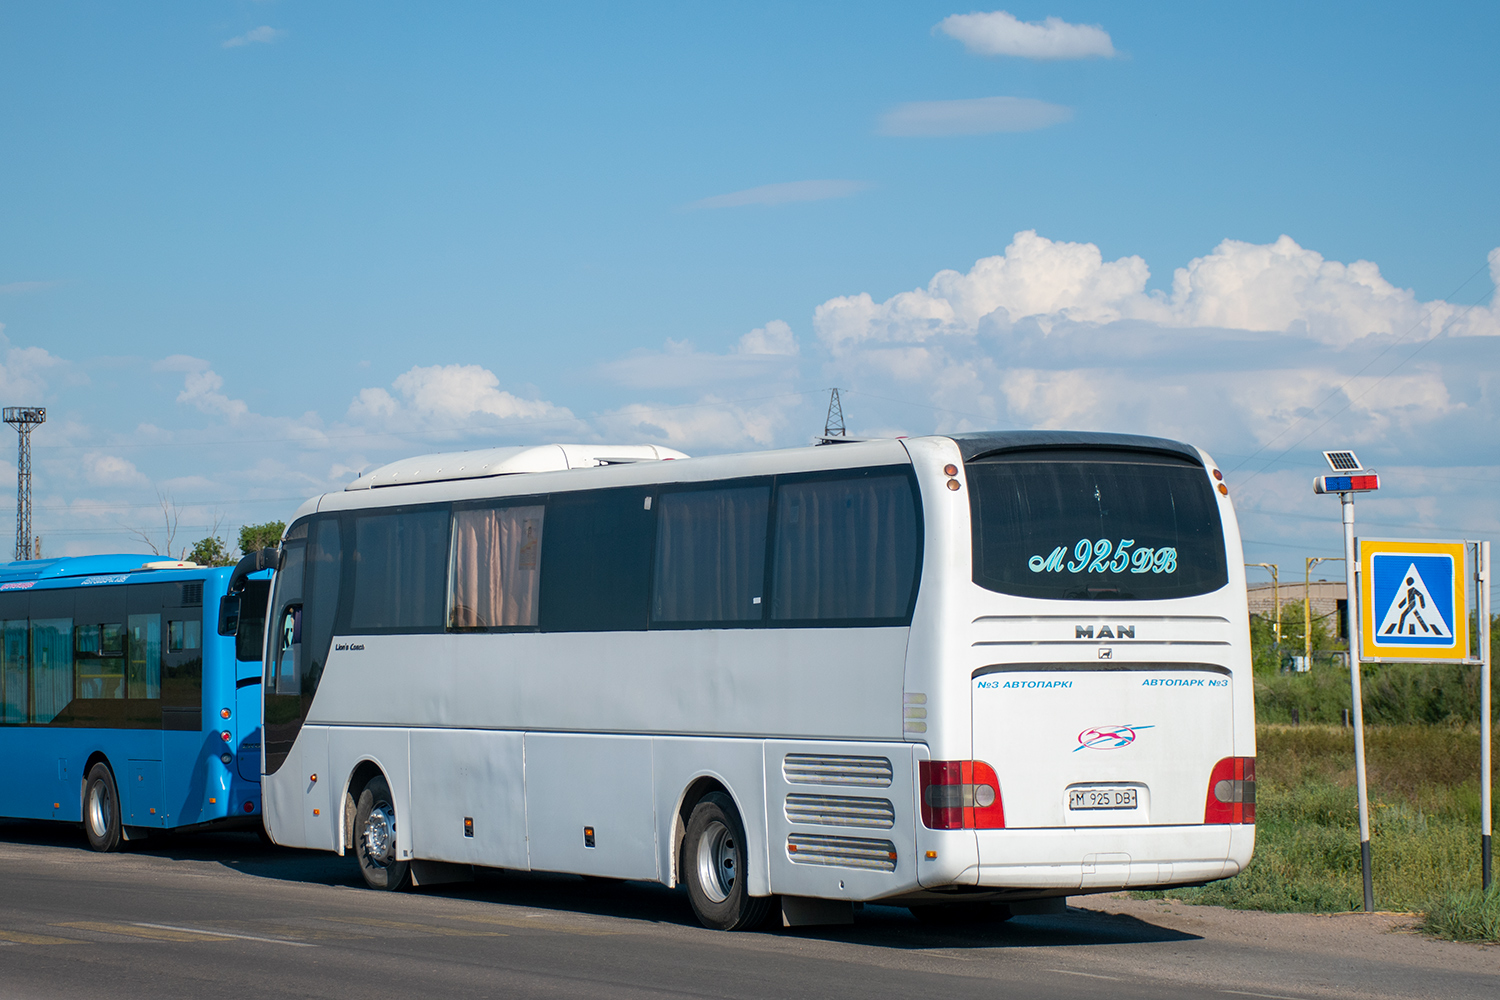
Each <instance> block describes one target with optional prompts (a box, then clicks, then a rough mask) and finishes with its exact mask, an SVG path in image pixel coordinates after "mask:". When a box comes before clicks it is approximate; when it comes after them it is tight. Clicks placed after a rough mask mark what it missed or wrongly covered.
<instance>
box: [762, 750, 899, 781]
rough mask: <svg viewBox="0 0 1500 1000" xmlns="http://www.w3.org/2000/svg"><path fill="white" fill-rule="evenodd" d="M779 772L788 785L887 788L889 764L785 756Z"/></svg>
mask: <svg viewBox="0 0 1500 1000" xmlns="http://www.w3.org/2000/svg"><path fill="white" fill-rule="evenodd" d="M781 773H782V775H783V776H784V777H785V778H786V780H787V782H788V783H790V784H798V785H864V786H866V787H868V788H889V787H890V784H891V761H890V758H888V757H834V756H825V755H823V754H812V753H789V754H787V755H786V759H784V760H783V761H782V762H781Z"/></svg>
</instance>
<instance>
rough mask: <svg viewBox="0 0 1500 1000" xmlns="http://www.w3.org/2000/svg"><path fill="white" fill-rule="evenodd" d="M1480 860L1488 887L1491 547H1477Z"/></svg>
mask: <svg viewBox="0 0 1500 1000" xmlns="http://www.w3.org/2000/svg"><path fill="white" fill-rule="evenodd" d="M1479 656H1480V661H1481V664H1482V665H1481V666H1480V668H1479V690H1480V695H1479V770H1480V774H1481V777H1480V779H1479V857H1480V867H1481V872H1482V874H1481V876H1480V878H1481V879H1482V884H1483V886H1484V888H1485V890H1486V891H1488V890H1489V887H1490V833H1491V830H1490V827H1491V825H1492V824H1493V822H1494V818H1493V813H1494V806H1493V805H1492V804H1491V800H1490V773H1491V772H1490V767H1491V761H1490V741H1491V740H1492V739H1493V737H1492V736H1491V735H1490V713H1491V711H1493V709H1492V708H1491V706H1490V683H1491V681H1490V671H1491V670H1492V669H1493V665H1492V664H1491V663H1490V543H1489V542H1480V543H1479Z"/></svg>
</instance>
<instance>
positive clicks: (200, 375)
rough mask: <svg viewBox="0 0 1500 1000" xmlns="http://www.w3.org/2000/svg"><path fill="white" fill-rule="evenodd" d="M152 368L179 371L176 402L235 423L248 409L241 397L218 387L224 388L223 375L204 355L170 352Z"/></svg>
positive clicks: (160, 370) (163, 370)
mask: <svg viewBox="0 0 1500 1000" xmlns="http://www.w3.org/2000/svg"><path fill="white" fill-rule="evenodd" d="M151 370H152V371H159V372H182V391H181V392H179V393H178V394H177V402H179V403H186V404H188V405H189V406H191V407H193V408H195V409H196V410H198V412H200V413H206V414H208V415H209V416H218V417H224V418H226V419H227V420H229V422H230V423H238V422H239V421H240V419H241V418H242V417H244V416H245V415H246V414H247V413H249V412H250V407H249V406H247V405H246V403H245V401H244V400H243V399H230V398H229V397H228V396H226V395H225V394H224V393H222V392H220V391H219V390H220V389H222V388H224V379H223V377H222V376H221V375H219V373H218V372H216V371H214V370H213V369H212V368H211V367H210V366H209V363H208V362H207V361H205V360H204V359H203V358H195V357H193V356H192V355H189V354H173V355H171V356H169V357H165V358H162V359H161V360H160V361H158V362H156V363H155V364H153V365H152V366H151Z"/></svg>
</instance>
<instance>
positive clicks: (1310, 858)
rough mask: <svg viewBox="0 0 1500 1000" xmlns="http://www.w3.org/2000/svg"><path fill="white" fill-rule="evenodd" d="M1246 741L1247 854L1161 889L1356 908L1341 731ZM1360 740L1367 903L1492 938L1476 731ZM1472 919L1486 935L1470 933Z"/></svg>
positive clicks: (1355, 835)
mask: <svg viewBox="0 0 1500 1000" xmlns="http://www.w3.org/2000/svg"><path fill="white" fill-rule="evenodd" d="M1257 744H1258V746H1257V753H1256V798H1257V800H1258V801H1257V807H1256V844H1255V857H1254V859H1253V860H1252V861H1251V862H1250V865H1249V867H1247V868H1246V869H1245V871H1243V872H1241V873H1240V874H1239V875H1237V876H1235V877H1234V878H1231V879H1226V880H1224V881H1221V882H1215V883H1213V884H1211V885H1207V886H1204V887H1202V888H1197V889H1174V890H1170V891H1169V892H1167V893H1166V894H1165V895H1167V896H1170V897H1172V898H1176V899H1182V900H1184V901H1187V902H1193V903H1208V904H1214V905H1218V906H1229V907H1236V908H1240V909H1256V910H1273V911H1281V912H1291V911H1297V912H1312V913H1329V912H1341V911H1348V910H1358V909H1360V908H1362V907H1363V905H1364V893H1363V888H1362V885H1361V879H1360V867H1359V814H1358V801H1357V797H1356V793H1355V788H1354V737H1353V733H1352V731H1350V730H1348V729H1343V728H1340V727H1337V726H1280V725H1262V726H1260V727H1258V729H1257ZM1365 748H1366V767H1367V772H1368V775H1369V785H1370V816H1371V837H1370V844H1371V852H1372V855H1373V859H1372V860H1373V864H1372V867H1373V879H1374V885H1375V905H1376V907H1377V908H1378V909H1382V910H1408V911H1414V912H1427V913H1429V914H1430V915H1431V916H1430V917H1429V921H1432V920H1435V919H1438V916H1437V915H1439V914H1443V915H1444V916H1442V917H1441V920H1442V923H1441V926H1442V927H1443V928H1445V929H1446V928H1449V927H1452V928H1460V927H1461V928H1465V930H1463V931H1462V932H1460V931H1459V930H1454V931H1453V932H1452V933H1451V934H1449V932H1448V931H1447V930H1444V931H1442V932H1441V933H1444V934H1445V935H1447V936H1458V934H1459V933H1463V934H1464V935H1467V936H1466V938H1465V939H1470V940H1495V935H1494V931H1495V928H1496V926H1497V914H1500V898H1497V897H1496V896H1495V894H1494V893H1493V892H1492V893H1491V894H1490V896H1489V897H1487V899H1485V900H1479V901H1475V900H1476V899H1477V895H1478V886H1479V881H1480V872H1479V736H1478V733H1477V731H1475V730H1474V729H1468V728H1457V727H1445V726H1381V727H1369V728H1367V730H1366V738H1365ZM1151 895H1161V894H1151ZM1471 896H1473V897H1475V899H1471V898H1470V897H1471ZM1486 921H1488V923H1486ZM1434 926H1437V925H1434ZM1486 927H1487V928H1488V931H1485V930H1484V929H1485V928H1486ZM1475 928H1478V929H1479V930H1478V932H1477V933H1480V934H1481V935H1482V934H1483V933H1488V934H1489V935H1490V936H1489V937H1482V936H1481V937H1478V938H1476V937H1474V936H1473V933H1476V932H1475V931H1473V929H1475ZM1434 933H1439V932H1438V931H1434Z"/></svg>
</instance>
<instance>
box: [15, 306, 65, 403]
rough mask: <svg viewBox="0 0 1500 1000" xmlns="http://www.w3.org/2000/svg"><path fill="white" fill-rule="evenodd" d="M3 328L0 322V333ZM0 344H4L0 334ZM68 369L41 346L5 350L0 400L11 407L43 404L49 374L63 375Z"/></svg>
mask: <svg viewBox="0 0 1500 1000" xmlns="http://www.w3.org/2000/svg"><path fill="white" fill-rule="evenodd" d="M4 329H5V325H4V324H3V323H0V331H3V330H4ZM0 343H7V341H6V338H5V336H4V334H3V333H0ZM69 367H70V366H69V365H68V363H67V362H66V361H64V360H63V359H62V358H59V357H57V356H56V355H54V354H49V353H48V352H47V351H46V350H45V349H44V348H41V347H8V348H7V349H6V351H5V360H4V361H3V362H0V397H3V398H4V399H5V401H6V403H7V404H8V405H11V406H37V405H40V404H41V403H43V402H44V401H45V398H46V393H47V389H48V385H49V383H48V378H47V376H48V375H49V374H50V373H54V372H56V373H60V374H61V373H65V372H66V371H67V369H68V368H69Z"/></svg>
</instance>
